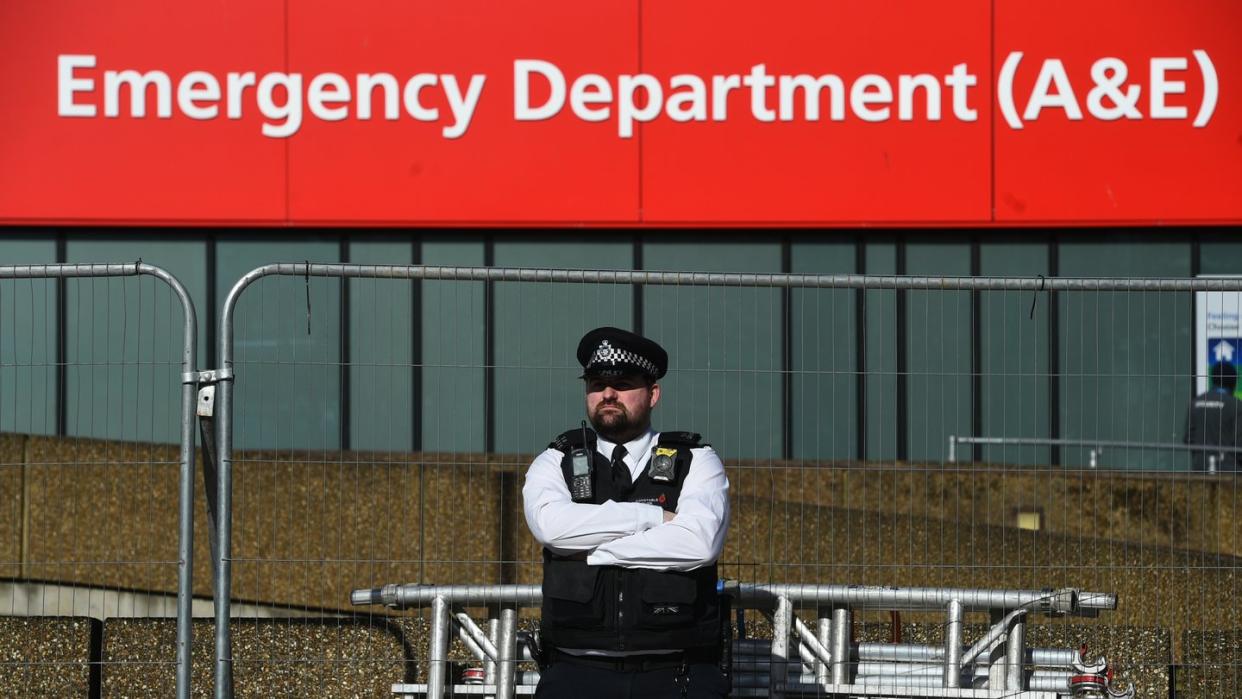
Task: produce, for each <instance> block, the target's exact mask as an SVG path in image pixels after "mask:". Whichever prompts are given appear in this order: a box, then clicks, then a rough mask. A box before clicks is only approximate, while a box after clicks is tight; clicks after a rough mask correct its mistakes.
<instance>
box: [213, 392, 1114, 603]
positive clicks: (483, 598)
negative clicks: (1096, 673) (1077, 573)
mask: <svg viewBox="0 0 1242 699" xmlns="http://www.w3.org/2000/svg"><path fill="white" fill-rule="evenodd" d="M227 385H228V382H224V383H222V384H221V386H223V387H227ZM221 451H223V449H222V450H221ZM221 519H224V518H223V517H221ZM725 590H726V591H727V592H730V594H733V595H734V600H735V603H737V604H743V605H746V606H748V607H753V608H765V607H768V606H771V607H775V604H776V600H777V598H779V597H786V598H788V599H789V600H790V601H791V602H792V603H793V604H794V606H802V607H806V606H812V605H837V604H842V605H848V606H850V607H853V608H855V609H884V610H888V609H896V610H901V611H929V610H934V609H943V608H944V605H946V604H948V603H949V600H954V599H956V600H958V601H959V602H961V603H962V606H963V607H964V608H965V610H966V611H987V610H989V609H995V608H1001V609H1015V608H1018V607H1024V608H1028V609H1030V610H1033V611H1055V612H1058V613H1071V614H1072V613H1076V612H1082V611H1083V610H1097V609H1104V610H1111V609H1116V608H1117V596H1116V595H1114V594H1111V593H1105V592H1080V591H1078V590H1075V589H1072V588H1063V589H1060V590H1054V591H1052V592H1049V591H1047V590H988V589H977V588H943V587H934V588H933V587H922V588H921V587H907V588H901V587H896V588H893V587H873V586H865V585H803V584H789V585H758V584H752V583H739V582H737V581H725ZM436 597H443V598H445V599H448V600H450V601H451V602H452V603H453V604H458V605H465V606H485V605H489V604H506V603H508V604H517V605H519V606H524V607H536V606H539V604H540V603H541V600H542V597H543V595H542V591H541V590H540V586H539V585H420V584H408V585H385V586H383V587H380V588H365V589H358V590H354V591H353V592H352V593H351V594H350V601H351V602H352V603H353V604H356V605H362V604H384V605H387V606H390V607H397V608H401V607H414V606H424V605H426V604H429V603H430V601H431V600H432V599H434V598H436Z"/></svg>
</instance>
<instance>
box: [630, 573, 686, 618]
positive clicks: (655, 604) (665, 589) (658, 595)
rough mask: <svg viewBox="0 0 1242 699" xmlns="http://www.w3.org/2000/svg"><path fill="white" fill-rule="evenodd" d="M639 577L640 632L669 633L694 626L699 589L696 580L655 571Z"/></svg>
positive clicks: (680, 574) (683, 575)
mask: <svg viewBox="0 0 1242 699" xmlns="http://www.w3.org/2000/svg"><path fill="white" fill-rule="evenodd" d="M639 573H640V576H639V584H640V585H641V592H640V593H639V599H640V600H641V602H642V604H641V609H640V610H639V616H638V626H639V628H643V629H669V628H677V627H684V626H687V625H689V624H693V623H694V619H695V613H694V610H695V599H696V597H697V596H698V595H697V591H698V590H697V588H698V586H697V584H696V582H695V579H694V578H693V577H691V576H689V575H686V574H684V573H677V572H660V571H653V570H641V571H639Z"/></svg>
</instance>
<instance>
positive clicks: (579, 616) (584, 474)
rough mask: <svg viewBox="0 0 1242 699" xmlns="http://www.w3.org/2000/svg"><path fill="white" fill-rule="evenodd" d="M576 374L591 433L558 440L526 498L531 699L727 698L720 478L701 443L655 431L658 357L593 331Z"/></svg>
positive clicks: (724, 505) (651, 347)
mask: <svg viewBox="0 0 1242 699" xmlns="http://www.w3.org/2000/svg"><path fill="white" fill-rule="evenodd" d="M578 362H579V363H580V364H581V365H582V367H583V375H582V378H583V379H584V380H585V382H586V413H587V418H588V420H590V424H591V428H587V427H586V426H585V425H584V426H582V427H575V428H573V429H570V430H568V431H566V432H565V433H564V434H562V435H560V436H559V437H557V438H556V440H555V441H553V442H552V444H551V445H549V447H548V449H547V450H545V451H544V452H543V453H542V454H540V455H539V456H538V457H536V459H535V461H534V463H532V464H531V465H530V469H529V470H528V471H527V473H526V483H525V485H524V486H523V488H522V497H523V500H524V505H525V512H526V523H527V525H528V526H529V527H530V531H531V533H532V534H533V535H534V536H535V539H537V540H538V541H539V543H540V544H542V545H543V547H544V549H543V618H542V622H541V625H540V640H541V646H542V650H541V653H542V655H543V659H544V662H543V663H542V664H541V677H540V680H539V687H538V689H537V691H536V694H535V696H536V697H540V698H544V697H547V698H549V699H556V698H559V697H574V698H577V697H590V698H591V699H612V698H614V697H615V698H617V699H621V698H629V697H641V698H642V699H659V698H661V697H670V698H671V697H676V698H681V697H723V696H726V695H727V694H728V692H729V682H728V678H727V675H726V673H725V671H724V668H723V667H722V666H723V665H725V664H727V663H725V662H722V645H723V644H722V642H721V638H722V635H721V629H722V621H724V622H727V619H722V617H723V616H724V615H725V613H724V612H722V610H721V607H720V598H719V596H718V593H717V590H716V582H717V571H716V559H717V558H718V557H719V556H720V550H721V548H722V546H723V545H724V537H725V531H726V529H727V528H728V524H729V499H728V490H729V481H728V479H727V478H726V477H725V472H724V466H723V464H722V463H721V461H720V457H718V456H717V455H716V452H714V451H713V450H712V448H711V447H710V446H708V445H705V444H702V443H701V442H700V439H699V435H697V434H694V433H690V432H655V431H654V430H652V428H651V411H652V409H654V408H655V407H656V405H657V404H658V403H659V402H660V384H659V383H658V381H659V380H660V379H661V378H662V377H663V376H664V374H665V371H666V370H667V368H668V354H667V353H665V351H664V349H663V348H661V347H660V346H659V345H658V344H656V343H655V342H652V341H651V340H648V339H647V338H644V337H641V336H639V335H636V334H634V333H631V332H627V331H625V330H621V329H618V328H610V327H604V328H597V329H595V330H592V331H590V332H588V333H587V334H586V335H585V336H584V337H583V338H582V341H581V342H580V343H579V344H578Z"/></svg>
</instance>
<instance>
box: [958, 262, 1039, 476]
mask: <svg viewBox="0 0 1242 699" xmlns="http://www.w3.org/2000/svg"><path fill="white" fill-rule="evenodd" d="M979 247H980V250H979V258H980V271H981V272H982V274H984V275H987V276H998V277H1004V276H1011V277H1017V276H1023V277H1034V276H1038V275H1040V274H1047V273H1048V244H1047V243H1045V242H1042V241H1041V242H1005V241H998V242H987V243H981V244H980V246H979ZM1048 298H1049V295H1048V293H1047V292H1045V293H1040V294H1034V293H1024V292H1015V291H985V292H980V299H979V323H978V327H979V332H980V333H981V335H982V336H981V338H980V340H981V341H980V349H981V353H982V356H981V364H980V366H981V369H982V375H981V377H980V380H981V386H980V388H981V392H982V405H981V406H980V413H981V418H982V426H983V431H982V435H980V436H987V437H1013V438H1047V437H1049V436H1051V432H1050V430H1049V424H1050V422H1049V420H1050V416H1049V412H1048V379H1047V372H1048V346H1049V345H1048V332H1049V322H1048ZM1032 302H1034V304H1035V309H1034V313H1033V314H1032V313H1031V304H1032ZM966 449H969V447H966ZM982 452H983V459H984V461H989V462H997V463H1005V464H1047V463H1049V460H1050V458H1051V452H1052V450H1051V449H1050V448H1048V447H1036V446H1018V445H992V446H985V447H983V449H982Z"/></svg>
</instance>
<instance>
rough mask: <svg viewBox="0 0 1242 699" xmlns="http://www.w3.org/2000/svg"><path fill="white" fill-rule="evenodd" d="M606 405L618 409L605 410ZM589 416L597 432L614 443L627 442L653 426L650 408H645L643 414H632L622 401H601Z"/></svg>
mask: <svg viewBox="0 0 1242 699" xmlns="http://www.w3.org/2000/svg"><path fill="white" fill-rule="evenodd" d="M606 407H609V408H616V410H614V411H609V412H604V411H603V408H606ZM587 418H588V419H589V420H590V421H591V426H592V427H594V428H595V432H596V434H598V435H599V436H601V437H603V438H604V439H607V440H608V441H610V442H612V443H614V444H625V443H626V442H628V441H630V440H631V439H634V438H635V437H637V436H639V435H641V434H643V433H644V432H646V431H647V429H648V428H649V427H650V426H651V410H650V409H647V410H643V411H642V414H641V415H630V413H629V411H628V410H626V408H625V406H624V405H622V404H621V403H600V404H599V405H597V406H595V410H594V412H592V413H591V414H590V415H588V416H587Z"/></svg>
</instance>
